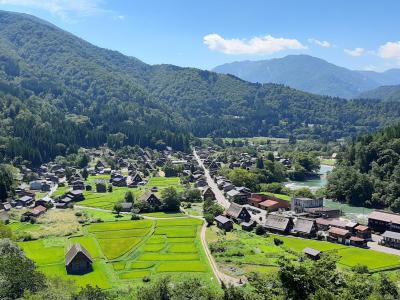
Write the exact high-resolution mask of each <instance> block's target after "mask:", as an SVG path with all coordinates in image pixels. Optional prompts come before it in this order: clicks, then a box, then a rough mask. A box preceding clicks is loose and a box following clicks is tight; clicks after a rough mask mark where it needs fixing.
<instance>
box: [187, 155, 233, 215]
mask: <svg viewBox="0 0 400 300" xmlns="http://www.w3.org/2000/svg"><path fill="white" fill-rule="evenodd" d="M193 155H194V157H195V158H196V160H197V163H198V164H199V166H200V167H202V168H203V169H204V173H205V176H206V179H207V183H208V185H209V187H210V188H211V189H212V191H213V192H214V194H215V198H216V200H217V202H218V203H219V204H221V205H222V206H223V207H224V208H225V209H228V208H229V205H230V202H229V201H228V200H226V198H225V196H224V194H223V193H222V191H221V190H220V189H219V188H218V186H217V184H216V183H215V182H214V180H213V179H212V178H211V176H210V171H208V169H207V168H206V167H205V166H204V164H203V162H202V161H201V159H200V157H199V156H198V155H197V152H196V150H195V149H193Z"/></svg>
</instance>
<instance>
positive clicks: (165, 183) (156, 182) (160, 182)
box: [147, 177, 181, 188]
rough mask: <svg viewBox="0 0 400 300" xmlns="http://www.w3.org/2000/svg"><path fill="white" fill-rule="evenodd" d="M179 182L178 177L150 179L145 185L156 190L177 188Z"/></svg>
mask: <svg viewBox="0 0 400 300" xmlns="http://www.w3.org/2000/svg"><path fill="white" fill-rule="evenodd" d="M180 184H181V180H180V179H179V177H152V178H150V179H149V182H148V183H147V185H148V186H151V187H153V186H156V187H158V188H164V187H170V186H173V187H177V186H180Z"/></svg>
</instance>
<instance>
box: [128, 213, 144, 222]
mask: <svg viewBox="0 0 400 300" xmlns="http://www.w3.org/2000/svg"><path fill="white" fill-rule="evenodd" d="M141 219H143V218H142V217H141V216H140V215H138V214H132V217H131V220H134V221H136V220H141Z"/></svg>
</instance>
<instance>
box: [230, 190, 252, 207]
mask: <svg viewBox="0 0 400 300" xmlns="http://www.w3.org/2000/svg"><path fill="white" fill-rule="evenodd" d="M226 198H227V199H228V200H229V201H230V202H235V203H240V204H246V203H247V195H246V194H245V193H242V192H239V191H238V190H236V189H233V190H230V191H228V192H227V193H226Z"/></svg>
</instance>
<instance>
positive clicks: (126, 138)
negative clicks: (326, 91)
mask: <svg viewBox="0 0 400 300" xmlns="http://www.w3.org/2000/svg"><path fill="white" fill-rule="evenodd" d="M399 118H400V103H383V102H379V101H375V100H374V101H365V102H364V101H357V100H354V101H347V100H343V99H339V98H330V97H322V96H317V95H311V94H308V93H305V92H300V91H297V90H294V89H291V88H288V87H285V86H283V85H276V84H264V85H262V84H255V83H248V82H246V81H243V80H241V79H238V78H237V77H234V76H231V75H221V74H217V73H214V72H209V71H203V70H198V69H193V68H180V67H176V66H172V65H154V66H151V65H147V64H145V63H143V62H141V61H140V60H138V59H136V58H132V57H127V56H124V55H122V54H120V53H118V52H116V51H111V50H106V49H101V48H99V47H96V46H93V45H91V44H89V43H88V42H85V41H84V40H82V39H79V38H77V37H75V36H73V35H72V34H69V33H67V32H65V31H63V30H61V29H59V28H57V27H55V26H53V25H51V24H49V23H47V22H44V21H42V20H39V19H37V18H35V17H32V16H29V15H25V14H18V13H10V12H0V156H3V157H6V158H8V159H11V158H14V157H18V156H22V157H23V158H25V159H28V160H30V161H32V162H33V163H34V164H38V163H41V162H42V161H46V160H48V159H50V158H52V157H54V156H56V155H63V154H65V153H69V152H73V151H76V149H77V147H78V146H90V147H97V146H99V145H102V144H104V143H108V145H109V146H110V147H114V148H118V147H120V146H122V145H126V144H139V145H141V146H150V147H156V148H159V149H162V148H163V147H165V145H170V146H172V147H174V148H176V149H185V148H186V147H187V146H188V143H189V140H190V136H191V135H195V136H198V137H204V136H208V135H210V136H219V137H225V136H227V137H229V136H230V137H238V136H258V135H264V136H276V137H287V136H290V135H293V136H296V137H299V138H304V137H312V138H323V139H335V138H340V137H344V136H350V135H356V134H359V133H362V132H369V131H372V130H376V129H377V128H379V127H381V126H385V125H388V124H391V123H393V122H396V121H398V120H399ZM0 160H1V157H0Z"/></svg>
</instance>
